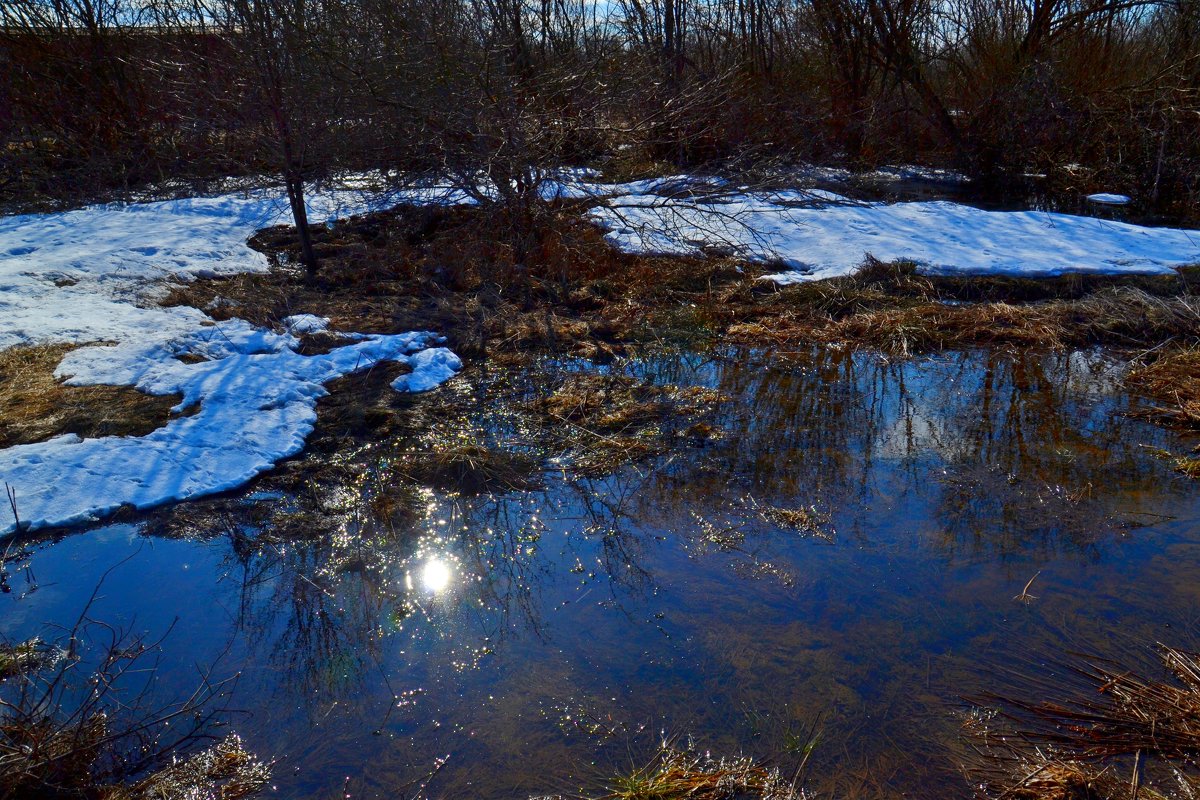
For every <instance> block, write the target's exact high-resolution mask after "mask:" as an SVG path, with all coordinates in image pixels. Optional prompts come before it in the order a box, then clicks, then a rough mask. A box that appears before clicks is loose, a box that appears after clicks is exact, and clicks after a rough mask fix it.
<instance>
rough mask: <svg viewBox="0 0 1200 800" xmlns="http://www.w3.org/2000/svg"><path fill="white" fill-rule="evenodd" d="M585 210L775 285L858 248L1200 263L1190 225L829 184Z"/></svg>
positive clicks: (849, 266)
mask: <svg viewBox="0 0 1200 800" xmlns="http://www.w3.org/2000/svg"><path fill="white" fill-rule="evenodd" d="M639 188H640V187H639ZM591 214H592V218H593V219H594V220H595V221H596V222H597V223H598V224H599V225H601V226H602V227H603V228H605V229H606V230H607V233H606V234H605V238H606V239H607V240H608V241H609V242H610V243H611V244H612V245H613V246H615V247H617V248H619V249H621V250H623V251H626V252H632V253H655V254H664V255H700V254H703V253H704V252H706V251H710V250H713V249H717V250H724V251H726V252H731V253H733V254H737V255H740V256H742V257H744V258H748V259H751V260H756V261H760V262H768V263H778V264H779V265H780V266H781V267H783V269H781V270H780V271H779V272H778V273H777V274H774V275H771V276H769V277H770V279H772V280H775V281H777V282H779V283H785V284H786V283H795V282H799V281H810V280H818V279H823V278H835V277H840V276H844V275H849V274H851V273H853V272H854V271H855V270H857V269H858V267H859V265H861V264H862V262H863V259H864V258H865V256H867V255H871V256H874V257H875V258H878V259H880V260H882V261H900V260H907V261H914V262H916V263H917V264H919V265H920V267H921V271H922V272H924V273H926V274H941V275H948V274H969V275H1022V276H1031V277H1045V276H1053V275H1061V274H1064V273H1073V272H1091V273H1105V274H1121V273H1126V274H1129V273H1134V274H1139V273H1140V274H1159V273H1164V274H1165V273H1169V272H1171V271H1172V270H1173V269H1175V268H1176V267H1179V266H1185V265H1188V264H1195V263H1200V231H1192V230H1179V229H1172V228H1145V227H1140V226H1137V225H1130V224H1127V223H1120V222H1113V221H1110V220H1102V219H1095V218H1092V217H1078V216H1072V215H1068V214H1057V213H1050V212H1044V211H984V210H982V209H978V208H973V207H971V206H964V205H960V204H958V203H952V202H947V201H935V202H916V203H896V204H886V203H854V202H851V201H848V200H846V199H845V198H839V197H838V196H837V195H834V194H831V193H829V192H820V193H818V192H813V191H808V192H804V191H782V192H769V193H768V192H746V193H731V194H727V195H724V196H722V197H721V198H720V200H719V202H718V201H715V200H713V199H709V198H706V197H704V196H698V197H695V198H688V197H680V196H676V195H671V196H666V195H663V194H661V193H657V192H656V191H654V190H653V189H649V190H647V191H643V192H629V193H626V194H622V195H619V196H616V197H613V198H611V199H609V200H607V201H606V202H605V203H604V204H602V205H600V206H599V207H597V208H595V209H594V210H593V211H592V212H591Z"/></svg>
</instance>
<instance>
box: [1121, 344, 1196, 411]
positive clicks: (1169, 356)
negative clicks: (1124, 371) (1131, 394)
mask: <svg viewBox="0 0 1200 800" xmlns="http://www.w3.org/2000/svg"><path fill="white" fill-rule="evenodd" d="M1128 382H1129V384H1130V385H1131V386H1132V387H1133V388H1135V389H1137V390H1138V391H1140V392H1142V393H1143V394H1145V395H1147V396H1149V397H1151V398H1152V399H1154V400H1155V401H1157V403H1158V404H1157V405H1154V406H1152V407H1150V408H1148V409H1145V410H1144V412H1143V413H1144V414H1145V415H1146V416H1149V417H1151V418H1154V419H1157V420H1159V421H1161V422H1165V423H1167V424H1171V425H1181V426H1184V427H1189V428H1200V347H1195V346H1193V347H1188V348H1181V349H1177V350H1168V351H1165V352H1163V353H1161V354H1157V357H1156V358H1153V359H1152V360H1149V362H1148V363H1146V364H1144V365H1143V366H1140V367H1138V368H1136V369H1134V370H1132V371H1131V372H1130V373H1129V377H1128Z"/></svg>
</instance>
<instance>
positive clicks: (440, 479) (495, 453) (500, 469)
mask: <svg viewBox="0 0 1200 800" xmlns="http://www.w3.org/2000/svg"><path fill="white" fill-rule="evenodd" d="M538 467H539V465H538V463H537V461H536V460H534V459H533V458H530V457H529V456H526V455H523V454H521V453H514V452H512V451H509V450H493V449H489V448H487V447H484V446H483V445H479V444H472V443H468V444H458V445H449V446H444V447H441V448H439V449H437V450H434V451H432V452H428V453H410V454H408V455H407V456H405V457H404V459H403V460H402V462H401V463H400V464H399V465H397V467H396V470H397V471H398V472H399V473H401V474H402V475H404V476H405V477H407V478H408V479H410V480H413V481H416V482H417V483H423V484H428V485H431V486H433V487H435V488H437V489H442V490H444V491H454V492H461V493H463V494H479V493H481V492H489V491H525V490H529V489H533V488H535V487H536V486H537V480H536V477H537V472H538Z"/></svg>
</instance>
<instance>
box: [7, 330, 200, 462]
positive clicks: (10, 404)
mask: <svg viewBox="0 0 1200 800" xmlns="http://www.w3.org/2000/svg"><path fill="white" fill-rule="evenodd" d="M72 349H73V347H72V346H71V345H34V346H21V347H12V348H9V349H7V350H0V448H5V447H12V446H14V445H18V444H29V443H32V442H40V441H44V440H46V439H49V438H50V437H52V436H59V435H61V434H64V433H74V434H78V435H79V436H82V437H85V438H89V437H97V436H143V435H145V434H147V433H150V432H151V431H153V430H156V429H157V428H160V427H162V426H163V425H165V424H166V423H167V421H168V420H169V419H171V408H172V407H173V406H174V405H176V404H177V403H178V402H179V401H180V399H181V398H180V396H179V395H167V396H163V397H155V396H152V395H148V394H144V393H142V392H139V391H138V390H137V389H134V388H132V387H129V386H66V385H64V384H63V383H62V381H60V380H58V379H57V378H55V377H54V370H55V368H56V367H57V366H58V363H59V362H60V361H62V358H63V356H64V355H66V353H67V352H69V351H70V350H72Z"/></svg>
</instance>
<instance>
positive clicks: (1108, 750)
mask: <svg viewBox="0 0 1200 800" xmlns="http://www.w3.org/2000/svg"><path fill="white" fill-rule="evenodd" d="M1158 656H1159V659H1160V662H1161V664H1162V667H1163V668H1164V670H1165V672H1166V677H1162V678H1153V677H1148V676H1146V675H1143V674H1139V672H1138V671H1136V670H1131V669H1128V668H1126V667H1125V666H1123V665H1120V664H1115V663H1113V662H1111V661H1106V660H1099V659H1084V660H1082V661H1080V662H1077V663H1073V664H1068V665H1065V672H1066V674H1067V676H1068V680H1066V681H1063V680H1061V679H1058V680H1053V679H1050V678H1049V677H1048V676H1047V677H1039V678H1036V679H1035V680H1034V686H1035V688H1036V689H1038V690H1040V691H1041V692H1043V693H1044V695H1045V699H1043V700H1040V701H1029V700H1024V699H1017V698H1013V697H1006V696H1000V695H989V696H987V697H985V699H984V702H987V703H989V704H990V705H993V706H997V707H999V709H1001V711H1002V715H1001V716H995V715H980V716H976V717H975V718H973V719H972V720H971V722H970V724H969V725H968V730H969V731H970V732H971V733H972V734H973V737H974V739H975V741H976V743H975V744H974V746H973V754H974V755H973V759H972V762H971V763H969V764H968V767H967V771H968V774H969V775H970V776H971V777H972V778H973V780H974V781H976V782H977V786H978V787H979V789H980V790H981V793H982V794H984V795H985V796H989V797H996V798H999V797H1006V798H1009V797H1016V798H1026V799H1027V800H1068V799H1069V798H1096V800H1124V799H1125V798H1136V797H1144V798H1157V797H1193V796H1195V794H1196V792H1198V791H1200V777H1198V776H1197V775H1196V774H1195V769H1196V764H1197V759H1198V758H1200V655H1198V654H1196V653H1192V652H1188V651H1183V650H1178V649H1175V648H1172V647H1167V646H1163V645H1160V646H1159V648H1158ZM1072 679H1073V680H1072ZM995 721H998V722H999V724H998V725H996V724H994V722H995Z"/></svg>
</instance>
